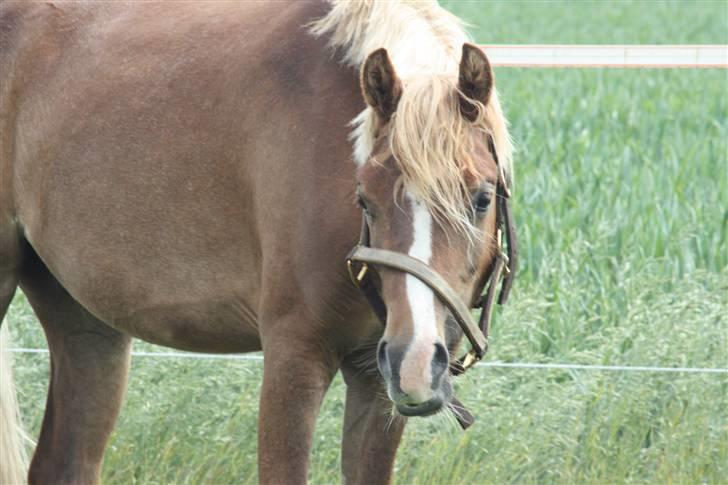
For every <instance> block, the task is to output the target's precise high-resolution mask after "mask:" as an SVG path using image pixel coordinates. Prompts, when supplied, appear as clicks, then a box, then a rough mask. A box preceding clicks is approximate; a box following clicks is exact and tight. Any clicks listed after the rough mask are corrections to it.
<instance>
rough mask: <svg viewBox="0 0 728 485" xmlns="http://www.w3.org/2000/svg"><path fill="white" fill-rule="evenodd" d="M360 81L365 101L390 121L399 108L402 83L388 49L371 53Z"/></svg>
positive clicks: (385, 120)
mask: <svg viewBox="0 0 728 485" xmlns="http://www.w3.org/2000/svg"><path fill="white" fill-rule="evenodd" d="M360 82H361V91H362V95H363V96H364V101H366V103H367V104H368V105H369V106H371V107H372V109H374V111H375V112H376V113H377V115H378V116H379V118H380V119H381V120H382V121H384V122H387V121H389V119H390V118H391V117H392V115H393V114H394V112H395V111H396V110H397V103H399V98H400V96H401V95H402V83H401V81H400V80H399V78H398V77H397V73H395V72H394V66H393V65H392V61H390V60H389V55H388V54H387V49H377V50H375V51H374V52H372V53H371V54H369V57H367V60H366V61H365V62H364V66H363V67H362V69H361V79H360Z"/></svg>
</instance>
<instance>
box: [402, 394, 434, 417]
mask: <svg viewBox="0 0 728 485" xmlns="http://www.w3.org/2000/svg"><path fill="white" fill-rule="evenodd" d="M443 404H444V401H443V400H442V399H440V398H439V397H433V398H432V399H430V400H429V401H425V402H422V403H417V404H413V403H397V404H396V406H397V412H399V414H401V415H402V416H408V417H410V416H422V417H424V416H432V415H433V414H436V413H437V412H438V411H440V410H441V409H442V406H443Z"/></svg>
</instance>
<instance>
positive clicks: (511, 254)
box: [346, 139, 518, 429]
mask: <svg viewBox="0 0 728 485" xmlns="http://www.w3.org/2000/svg"><path fill="white" fill-rule="evenodd" d="M489 146H490V149H491V152H492V154H493V156H494V157H495V161H496V164H498V156H497V155H496V151H495V146H494V144H493V140H492V139H490V140H489ZM498 173H499V176H498V184H497V187H496V232H497V234H496V244H497V247H496V255H495V260H494V261H493V264H492V265H491V267H490V268H489V272H488V273H487V275H488V276H487V277H486V278H482V280H481V282H480V284H479V286H478V288H477V291H476V292H474V295H476V297H475V298H474V299H473V301H472V302H471V304H470V305H466V304H465V302H464V301H463V300H462V299H461V298H460V297H459V296H458V294H457V293H456V292H455V291H454V290H453V289H452V288H451V287H450V285H448V284H447V282H446V281H445V280H444V279H443V278H442V277H441V276H440V275H439V274H437V272H435V271H434V270H433V269H432V268H430V267H429V266H428V265H427V264H425V263H423V262H422V261H420V260H418V259H415V258H413V257H411V256H408V255H406V254H403V253H398V252H394V251H388V250H386V249H378V248H372V247H371V246H370V240H369V224H368V223H367V218H366V215H365V214H362V227H361V235H360V236H359V243H358V244H357V245H356V246H355V247H354V248H353V249H352V250H351V252H350V253H349V255H348V256H347V257H346V265H347V268H348V270H349V276H350V277H351V281H352V282H353V283H354V285H356V286H357V287H358V288H359V289H360V290H361V291H362V293H363V294H364V296H365V297H366V299H367V301H368V302H369V305H370V306H371V307H372V310H374V313H375V314H376V315H377V317H378V318H379V320H380V321H381V322H382V325H385V324H386V321H387V307H386V305H385V304H384V300H382V297H381V295H380V294H379V290H378V289H377V285H376V283H375V279H374V278H373V277H372V275H373V273H376V267H377V266H386V267H388V268H391V269H395V270H398V271H403V272H405V273H408V274H411V275H412V276H414V277H416V278H418V279H419V280H421V281H422V282H423V283H425V284H426V285H427V286H428V287H430V289H431V290H432V291H433V292H434V293H435V295H437V297H438V298H439V299H440V301H441V302H442V303H443V304H444V305H445V306H446V307H447V309H448V310H449V311H450V313H451V314H452V316H453V318H454V319H455V321H456V322H457V323H458V325H459V326H460V328H461V329H462V330H463V333H464V334H465V336H466V337H467V338H468V340H469V341H470V345H471V347H472V348H471V349H470V351H468V352H467V353H466V354H465V355H463V356H462V357H461V358H459V359H458V360H456V361H455V362H452V363H451V364H450V373H451V375H453V376H459V375H460V374H462V373H464V372H465V371H466V370H468V369H469V368H470V367H472V366H473V365H475V363H476V362H478V361H479V360H480V359H482V358H483V356H484V355H485V353H486V352H487V351H488V330H489V328H490V319H491V317H492V315H493V303H494V302H495V295H496V289H497V286H498V283H499V282H500V281H501V279H502V280H503V281H502V285H501V289H500V294H499V296H498V304H499V305H503V304H504V303H505V302H506V300H507V299H508V295H509V293H510V291H511V287H512V286H513V280H514V278H515V273H516V264H517V262H518V248H517V241H516V230H515V226H514V224H513V217H512V215H511V209H510V206H509V205H508V200H509V199H510V197H511V193H510V191H509V190H508V186H507V183H506V180H505V177H504V175H503V171H502V170H501V168H500V165H499V169H498ZM504 236H505V241H504V240H503V239H504ZM504 242H505V247H504ZM486 287H487V289H486ZM484 291H485V292H484ZM476 308H480V316H479V317H478V321H477V323H476V322H475V321H474V320H473V317H472V315H471V313H470V310H471V309H476ZM452 404H453V405H454V407H455V408H457V412H456V413H455V417H456V418H457V420H458V422H459V423H460V426H461V427H462V428H463V429H467V428H468V427H469V426H470V425H471V424H473V421H474V420H475V418H474V417H473V415H472V414H470V413H469V412H468V411H467V410H466V409H465V407H464V406H463V405H462V403H460V401H459V400H458V399H457V398H455V397H453V398H452Z"/></svg>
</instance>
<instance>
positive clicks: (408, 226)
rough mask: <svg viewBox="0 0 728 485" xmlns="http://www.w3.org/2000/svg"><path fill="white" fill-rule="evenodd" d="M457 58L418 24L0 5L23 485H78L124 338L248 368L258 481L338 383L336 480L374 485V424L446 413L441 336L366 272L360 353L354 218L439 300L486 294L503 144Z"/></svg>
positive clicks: (371, 14)
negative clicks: (36, 349)
mask: <svg viewBox="0 0 728 485" xmlns="http://www.w3.org/2000/svg"><path fill="white" fill-rule="evenodd" d="M465 41H466V37H465V35H464V33H463V31H462V29H461V27H460V25H459V23H458V21H457V20H456V19H455V18H453V17H452V16H451V15H450V14H448V13H447V12H445V11H444V10H442V9H441V8H440V7H438V6H437V5H436V4H430V3H422V2H411V3H410V2H373V1H371V2H361V3H354V2H347V1H342V2H333V3H312V2H290V3H289V4H285V5H283V4H281V3H280V2H271V3H259V2H200V3H192V2H173V3H147V2H141V3H129V4H124V3H91V4H75V3H66V2H58V3H54V2H18V3H16V2H14V1H5V2H3V3H2V4H1V5H0V83H1V84H0V103H1V104H0V110H1V118H0V123H1V124H0V316H2V315H4V314H5V311H6V310H7V307H8V305H9V303H10V301H11V299H12V297H13V294H14V292H15V289H16V286H19V287H20V288H21V289H22V291H23V292H24V293H25V294H26V296H27V298H28V300H29V301H30V303H31V305H32V307H33V309H34V311H35V313H36V315H37V316H38V319H39V320H40V322H41V324H42V326H43V329H44V331H45V334H46V336H47V340H48V346H49V349H50V354H51V381H50V387H49V392H48V401H47V405H46V410H45V416H44V419H43V425H42V429H41V432H40V437H39V439H38V446H37V448H36V450H35V454H34V456H33V459H32V462H31V465H30V471H29V481H30V482H31V483H96V482H98V481H99V477H100V470H101V461H102V456H103V451H104V446H105V444H106V441H107V439H108V437H109V434H110V433H111V431H112V428H113V426H114V422H115V420H116V417H117V415H118V413H119V409H120V406H121V402H122V396H123V394H124V389H125V386H126V381H127V371H128V367H129V358H130V357H129V356H130V348H131V339H132V337H134V338H140V339H144V340H146V341H149V342H153V343H156V344H160V345H165V346H169V347H174V348H178V349H185V350H191V351H198V352H248V351H255V350H261V349H262V351H263V353H264V356H265V361H264V372H263V387H262V394H261V397H260V418H259V435H258V443H259V447H258V449H259V465H258V466H259V474H260V480H261V481H262V482H267V483H297V482H304V481H305V480H306V476H307V467H308V454H309V450H310V447H311V441H312V433H313V427H314V422H315V418H316V415H317V412H318V410H319V406H320V404H321V401H322V399H323V397H324V394H325V392H326V390H327V388H328V386H329V384H330V382H331V380H332V378H333V376H334V375H335V374H336V372H337V371H338V370H341V371H342V372H343V376H344V379H345V382H346V384H347V386H348V387H347V397H346V411H345V416H344V428H343V429H344V431H343V444H342V470H343V475H344V477H345V479H346V481H347V482H352V483H364V482H367V483H369V482H386V481H388V480H389V479H390V475H391V471H392V465H393V462H394V455H395V452H396V449H397V446H398V443H399V440H400V437H401V434H402V430H403V427H404V424H405V419H404V418H396V419H394V421H393V422H392V423H391V424H390V420H391V419H392V418H391V407H392V403H394V407H395V408H396V409H397V410H398V411H399V412H400V413H401V414H405V415H427V414H431V413H434V412H436V411H438V410H439V409H441V408H443V407H446V405H447V403H448V401H449V400H450V398H451V384H450V376H449V373H448V372H447V369H448V365H449V362H450V359H451V358H452V352H453V351H454V349H455V346H456V345H457V342H458V340H459V339H460V335H461V332H460V331H459V329H457V328H456V327H455V326H454V325H452V322H451V321H450V318H449V316H448V311H447V310H446V307H445V306H444V305H443V304H442V302H441V300H440V299H438V298H437V297H435V295H434V293H433V291H432V289H431V288H430V287H429V286H428V285H426V284H424V283H423V282H422V281H420V280H419V279H417V278H415V277H413V276H412V275H409V274H406V273H403V272H399V271H395V270H391V269H387V268H384V267H383V268H381V269H380V271H379V279H378V285H379V289H380V293H381V295H382V298H383V300H384V303H385V304H386V308H387V319H386V328H384V329H382V326H381V324H380V323H379V322H378V320H377V318H376V317H375V316H374V313H373V312H372V311H371V309H370V307H369V306H368V305H367V303H366V301H365V299H364V298H362V296H361V295H360V294H359V292H358V290H357V289H356V288H355V287H354V286H353V285H352V284H351V282H350V281H349V278H348V275H347V271H346V267H345V264H344V261H345V257H346V254H347V252H348V251H349V250H350V249H351V248H352V247H353V246H354V245H355V243H356V241H357V237H358V235H359V225H360V220H361V209H360V208H359V207H357V204H356V202H357V201H358V202H359V204H360V205H361V207H362V208H363V209H364V211H365V213H366V220H367V222H368V224H369V227H370V231H371V245H372V246H373V247H377V248H385V249H389V250H392V251H396V252H398V253H404V254H407V255H409V256H411V257H413V258H416V259H418V260H421V261H423V262H424V263H426V264H428V265H429V266H430V267H431V268H433V269H434V270H435V271H437V272H439V273H440V275H442V277H443V278H444V279H445V280H446V281H447V283H448V284H449V285H450V286H451V287H452V288H453V289H454V290H455V291H457V292H458V293H459V294H460V295H461V297H462V298H463V299H467V298H470V295H471V293H472V292H473V291H474V290H473V289H474V288H476V287H477V285H478V281H481V280H482V279H483V275H484V274H485V273H487V271H488V268H489V267H490V265H491V261H492V259H493V254H494V250H493V248H494V244H493V239H494V238H493V236H494V234H495V230H496V228H495V226H496V222H495V210H494V208H493V207H494V205H495V204H491V203H490V202H491V200H492V199H494V198H495V187H496V184H497V183H498V178H499V170H502V171H503V172H504V173H505V176H506V178H507V179H510V155H511V144H510V141H509V137H508V133H507V131H506V123H505V119H504V117H503V115H502V113H501V110H500V107H499V104H498V99H497V94H496V93H495V91H494V88H493V74H492V71H491V69H490V66H489V64H488V61H487V59H486V57H485V55H484V54H483V53H482V52H481V51H480V50H478V49H476V48H474V47H471V46H469V45H465V47H463V45H464V43H465ZM381 48H384V49H386V50H384V49H381ZM358 71H361V74H360V77H359V72H358ZM362 92H363V99H362ZM352 120H354V121H353V126H354V131H353V133H352V134H351V136H350V135H349V131H350V129H351V128H350V125H352ZM349 136H350V137H351V139H352V141H353V150H352V143H350V142H349V140H348V137H349ZM496 160H498V164H497V163H496ZM377 367H378V368H379V371H377ZM5 370H6V369H5V368H3V371H5ZM382 377H383V379H382ZM3 392H7V390H6V389H3ZM385 392H386V395H388V396H389V398H385V397H384V396H385ZM2 402H3V403H7V402H8V399H6V398H3V401H2ZM2 432H3V433H4V434H8V433H9V432H10V431H9V430H7V429H3V430H2ZM10 465H11V464H10V462H9V461H7V460H6V459H5V457H3V462H2V467H3V468H5V471H4V473H6V475H5V476H6V477H12V475H10V473H11V472H10V471H9V470H8V467H9V466H10ZM11 479H12V478H9V480H11Z"/></svg>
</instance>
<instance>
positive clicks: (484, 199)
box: [473, 191, 490, 214]
mask: <svg viewBox="0 0 728 485" xmlns="http://www.w3.org/2000/svg"><path fill="white" fill-rule="evenodd" d="M489 206H490V192H486V191H482V192H479V193H478V195H476V196H475V203H474V204H473V207H474V208H475V212H477V213H479V214H482V213H484V212H486V211H487V210H488V207H489Z"/></svg>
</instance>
